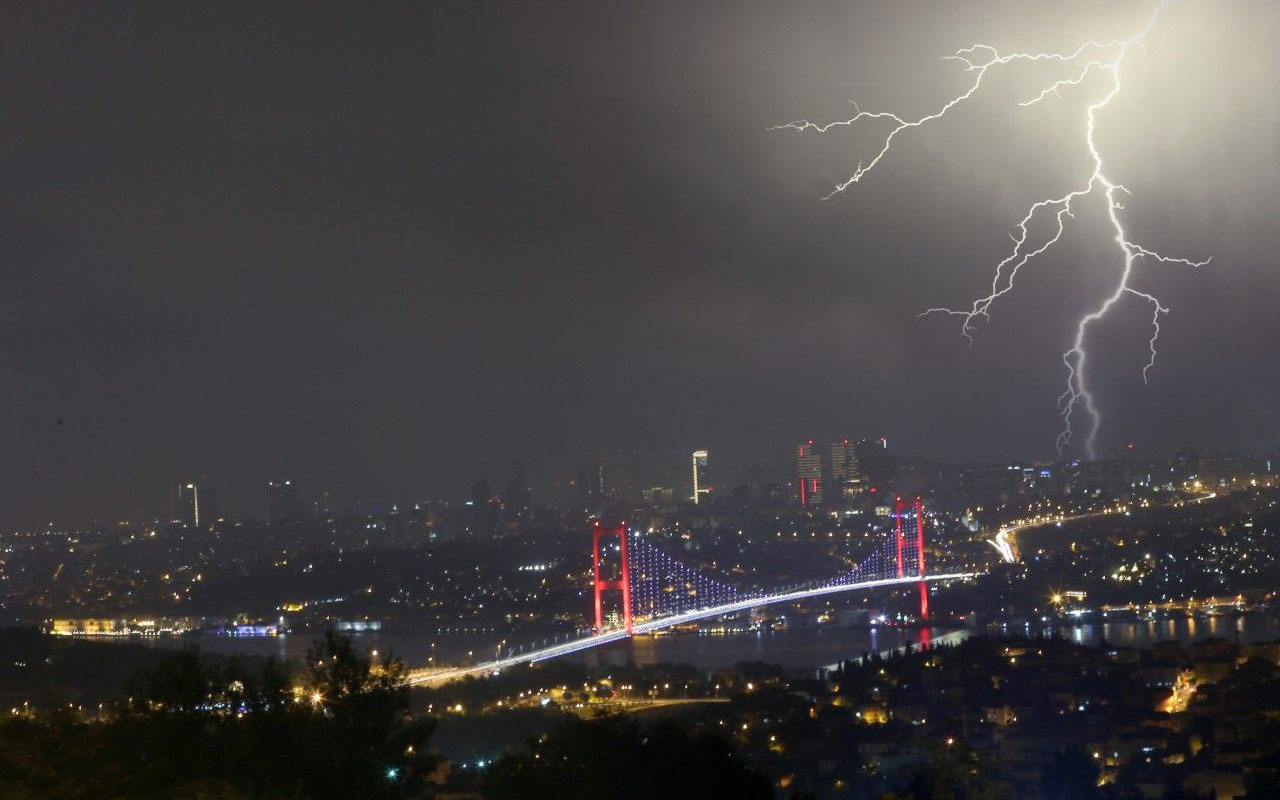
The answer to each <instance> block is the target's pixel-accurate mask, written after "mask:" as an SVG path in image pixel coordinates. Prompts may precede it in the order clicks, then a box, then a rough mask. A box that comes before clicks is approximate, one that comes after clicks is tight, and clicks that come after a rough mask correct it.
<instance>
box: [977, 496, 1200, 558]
mask: <svg viewBox="0 0 1280 800" xmlns="http://www.w3.org/2000/svg"><path fill="white" fill-rule="evenodd" d="M1217 496H1218V493H1217V492H1209V493H1208V494H1205V495H1201V496H1199V497H1193V498H1191V499H1190V500H1181V499H1179V500H1171V501H1169V502H1168V503H1162V504H1160V505H1156V506H1154V508H1172V507H1177V506H1178V505H1180V504H1182V503H1203V502H1204V501H1205V500H1212V499H1213V498H1215V497H1217ZM1130 510H1131V509H1129V507H1128V506H1125V507H1124V508H1123V509H1122V510H1116V509H1103V510H1102V511H1090V512H1088V513H1085V514H1075V515H1072V516H1069V517H1057V518H1055V519H1045V520H1031V521H1029V522H1024V523H1022V524H1021V525H1010V526H1008V527H1004V528H1001V529H1000V531H999V533H997V534H996V535H995V536H994V537H992V538H990V539H988V540H987V544H989V545H991V546H992V547H994V548H995V549H996V552H998V553H999V554H1000V558H1001V560H1003V561H1004V562H1005V563H1007V564H1016V563H1017V562H1018V557H1017V554H1016V553H1015V552H1014V549H1013V547H1014V544H1015V542H1014V539H1013V537H1014V536H1016V535H1017V534H1019V533H1021V532H1022V531H1026V530H1033V529H1035V528H1044V527H1047V526H1049V525H1053V526H1059V525H1062V523H1064V522H1067V523H1071V522H1079V521H1080V520H1084V519H1093V518H1095V517H1105V516H1107V515H1109V514H1120V513H1126V514H1127V513H1129V511H1130Z"/></svg>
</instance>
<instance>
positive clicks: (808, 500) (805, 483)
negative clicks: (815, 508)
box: [796, 439, 822, 506]
mask: <svg viewBox="0 0 1280 800" xmlns="http://www.w3.org/2000/svg"><path fill="white" fill-rule="evenodd" d="M796 474H797V476H798V477H799V478H800V504H801V505H805V506H810V505H821V504H822V454H821V453H819V452H818V449H817V448H816V447H814V444H813V440H812V439H810V440H809V441H807V442H803V443H801V444H800V445H799V447H797V448H796Z"/></svg>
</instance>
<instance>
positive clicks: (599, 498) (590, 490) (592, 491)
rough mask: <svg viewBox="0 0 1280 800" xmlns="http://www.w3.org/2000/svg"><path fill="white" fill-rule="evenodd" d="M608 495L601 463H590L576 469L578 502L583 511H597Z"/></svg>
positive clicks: (602, 463)
mask: <svg viewBox="0 0 1280 800" xmlns="http://www.w3.org/2000/svg"><path fill="white" fill-rule="evenodd" d="M608 494H609V486H608V484H607V483H606V481H605V471H604V462H603V461H599V460H596V461H592V462H591V463H590V464H583V465H582V466H581V467H580V468H579V469H578V502H579V504H581V506H582V507H583V508H585V509H589V510H592V511H599V510H600V508H601V507H602V506H603V505H604V501H605V498H606V497H607V496H608Z"/></svg>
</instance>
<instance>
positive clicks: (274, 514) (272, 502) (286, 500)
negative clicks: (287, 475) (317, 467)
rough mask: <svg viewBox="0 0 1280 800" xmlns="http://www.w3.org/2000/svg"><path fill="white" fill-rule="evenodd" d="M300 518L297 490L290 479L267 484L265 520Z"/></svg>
mask: <svg viewBox="0 0 1280 800" xmlns="http://www.w3.org/2000/svg"><path fill="white" fill-rule="evenodd" d="M301 518H302V504H301V503H299V502H298V490H297V488H296V487H295V486H294V485H293V481H291V480H279V481H271V482H270V483H268V484H267V522H297V521H298V520H300V519H301Z"/></svg>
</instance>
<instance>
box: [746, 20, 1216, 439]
mask: <svg viewBox="0 0 1280 800" xmlns="http://www.w3.org/2000/svg"><path fill="white" fill-rule="evenodd" d="M1168 2H1169V0H1161V2H1159V3H1158V4H1157V5H1156V6H1155V8H1154V9H1153V11H1152V13H1151V16H1150V17H1149V18H1148V20H1147V22H1146V24H1145V25H1144V26H1143V27H1142V28H1141V29H1139V30H1138V31H1136V32H1135V33H1133V34H1132V35H1130V36H1127V37H1125V38H1122V39H1112V40H1110V41H1095V40H1089V41H1087V42H1085V43H1083V44H1081V45H1080V46H1078V47H1077V48H1076V49H1075V50H1072V51H1069V52H1047V53H1028V52H1016V53H1006V54H1002V53H1001V52H1000V51H999V50H997V49H996V48H994V47H992V46H990V45H986V44H975V45H972V46H970V47H966V48H963V49H961V50H958V51H956V53H955V54H954V55H950V56H947V57H946V58H944V59H943V60H949V61H956V62H958V63H960V64H961V65H962V68H963V70H964V72H967V73H971V74H972V75H973V79H972V81H970V82H969V84H968V87H967V88H966V89H965V90H964V91H963V92H961V93H960V94H958V95H956V96H954V97H952V98H951V99H950V100H948V101H947V102H946V103H944V104H943V105H942V106H940V107H939V108H938V109H937V110H936V111H934V112H933V113H931V114H926V115H924V116H921V117H919V118H917V119H906V118H904V117H902V116H900V115H898V114H896V113H893V112H889V111H864V110H863V109H861V108H860V107H859V106H858V105H857V104H856V103H855V104H854V112H855V113H854V115H853V116H852V117H850V118H849V119H844V120H837V121H835V122H828V123H824V124H818V123H814V122H810V121H809V120H797V121H795V122H788V123H786V124H784V125H776V126H774V127H772V128H770V130H794V131H801V132H813V133H826V132H827V131H829V130H832V129H834V128H851V127H854V126H857V125H858V124H859V123H863V122H870V121H887V122H888V123H890V126H891V127H890V129H889V133H888V134H887V135H886V136H885V137H884V139H883V141H882V142H881V145H880V149H879V150H878V151H877V152H876V153H875V155H874V156H872V157H871V158H870V159H869V160H868V161H866V162H865V163H864V162H862V161H859V163H858V167H857V169H856V170H854V172H853V174H852V175H850V176H849V177H848V178H846V179H845V180H843V181H840V182H839V183H837V184H836V185H835V188H834V189H832V190H831V192H830V193H829V194H828V195H827V196H826V198H824V199H831V198H832V197H835V196H836V195H838V194H841V193H843V192H845V191H846V190H848V189H849V188H850V187H852V186H853V185H854V184H857V183H859V182H861V181H862V179H863V178H864V177H866V176H867V175H868V174H870V173H871V172H872V171H873V170H874V169H875V168H876V167H877V166H878V165H879V164H880V162H881V160H883V159H884V157H885V156H887V155H888V154H889V152H890V150H892V149H893V146H894V142H895V141H896V140H897V138H898V137H899V135H902V134H904V133H905V132H909V131H912V130H915V129H917V128H922V127H924V126H926V125H929V124H930V123H933V122H936V121H938V120H940V119H942V118H943V117H945V116H946V115H947V113H948V112H950V111H951V110H952V109H954V108H955V107H956V106H959V105H961V104H962V103H964V102H965V101H966V100H969V99H970V98H971V97H973V96H974V95H975V94H976V93H977V92H978V91H979V90H980V89H981V88H982V85H983V80H984V79H985V78H986V77H987V75H988V73H990V72H992V71H993V70H997V69H1000V68H1005V67H1010V66H1012V65H1015V64H1028V63H1034V62H1049V63H1058V64H1061V65H1063V66H1064V67H1065V68H1066V69H1067V76H1066V77H1063V78H1060V79H1058V80H1056V81H1054V82H1053V83H1050V84H1049V85H1047V86H1045V87H1044V88H1043V89H1042V90H1041V91H1040V92H1039V93H1038V94H1036V95H1035V96H1032V97H1028V98H1026V99H1023V100H1021V101H1019V102H1018V105H1019V106H1020V107H1024V108H1025V107H1028V106H1034V105H1036V104H1038V103H1043V102H1045V101H1047V100H1049V99H1050V98H1056V99H1062V97H1063V92H1064V91H1067V90H1071V89H1078V88H1081V87H1083V86H1084V84H1085V82H1086V81H1087V80H1088V79H1090V78H1091V77H1092V76H1095V75H1098V76H1104V77H1105V78H1106V80H1107V82H1106V83H1104V86H1106V87H1108V88H1107V89H1106V91H1105V93H1104V94H1103V95H1102V97H1101V98H1100V99H1095V100H1093V101H1091V102H1089V103H1088V104H1087V105H1086V107H1085V127H1084V143H1085V146H1086V148H1087V150H1088V152H1089V163H1090V166H1091V169H1090V173H1089V175H1088V178H1087V180H1085V181H1084V183H1083V184H1082V185H1080V186H1078V187H1076V188H1073V189H1069V190H1067V191H1064V192H1063V193H1062V194H1059V195H1057V196H1052V197H1048V198H1045V199H1043V200H1038V201H1036V202H1035V203H1033V204H1032V205H1031V207H1030V208H1029V209H1027V213H1026V214H1025V215H1024V216H1023V217H1022V219H1021V220H1019V221H1018V223H1017V225H1016V226H1015V229H1014V233H1012V234H1011V237H1010V238H1012V240H1013V247H1012V248H1011V249H1010V251H1009V253H1008V255H1006V256H1005V257H1004V258H1003V259H1002V260H1001V261H1000V262H999V263H997V264H996V266H995V270H994V274H993V276H992V279H991V291H990V292H988V293H987V294H986V295H984V296H982V297H980V298H978V299H977V300H974V301H973V303H972V304H971V305H970V306H969V307H968V308H962V309H954V308H945V307H940V308H929V309H925V310H924V311H923V312H921V313H920V315H919V316H921V317H923V316H927V315H930V314H947V315H951V316H956V317H960V318H961V320H962V322H961V325H960V332H961V333H962V334H963V335H964V336H965V338H966V339H968V340H969V342H970V343H971V344H972V342H973V332H974V326H975V323H976V322H978V321H979V320H981V321H989V320H990V318H991V315H990V311H991V306H992V305H993V304H994V303H995V302H996V301H997V300H999V299H1000V298H1001V297H1003V296H1005V295H1006V294H1009V293H1010V292H1011V291H1013V287H1014V282H1015V279H1016V278H1017V276H1018V272H1019V270H1021V269H1022V268H1023V267H1024V266H1026V264H1027V263H1028V262H1029V261H1031V260H1032V259H1034V258H1036V257H1037V256H1039V255H1041V254H1043V253H1044V252H1046V251H1047V250H1049V249H1050V248H1052V247H1053V246H1054V245H1055V244H1057V243H1058V242H1059V240H1060V239H1061V238H1062V235H1063V233H1064V232H1065V231H1066V227H1067V223H1068V220H1070V219H1073V218H1074V213H1073V211H1074V210H1075V208H1077V207H1078V205H1079V204H1080V203H1081V202H1083V201H1084V200H1085V198H1089V197H1094V196H1100V197H1102V198H1103V200H1104V201H1105V203H1106V213H1107V219H1108V222H1109V227H1110V229H1111V232H1112V234H1113V235H1112V237H1111V238H1112V241H1113V242H1114V243H1115V246H1116V248H1117V250H1118V251H1119V255H1120V259H1121V260H1120V270H1119V275H1118V276H1117V279H1116V282H1115V284H1114V288H1113V289H1112V291H1111V293H1110V294H1108V295H1107V296H1106V298H1105V299H1104V300H1103V301H1102V302H1101V303H1100V304H1099V305H1098V306H1097V307H1096V308H1094V309H1093V310H1092V311H1090V312H1089V313H1087V314H1085V315H1084V316H1082V317H1080V319H1079V320H1078V321H1077V324H1076V332H1075V339H1074V340H1073V342H1072V344H1071V347H1070V349H1068V350H1067V351H1066V352H1065V353H1063V354H1062V363H1063V365H1064V366H1065V367H1066V389H1065V391H1063V393H1062V394H1061V396H1059V398H1058V412H1059V416H1060V417H1061V419H1062V430H1061V432H1060V433H1059V434H1058V437H1057V440H1056V442H1055V444H1056V446H1057V450H1058V455H1059V456H1060V457H1061V455H1062V452H1063V450H1064V449H1065V448H1067V447H1068V446H1069V445H1071V444H1072V442H1073V439H1074V438H1075V436H1076V429H1075V422H1076V420H1075V419H1074V417H1075V414H1076V412H1077V410H1079V409H1083V410H1084V412H1085V413H1086V414H1087V415H1088V418H1089V426H1088V435H1087V437H1086V438H1085V441H1084V451H1085V454H1086V456H1087V457H1088V458H1090V459H1094V458H1097V438H1098V430H1099V428H1100V427H1101V424H1102V416H1101V413H1100V412H1099V411H1098V407H1097V404H1096V402H1095V400H1094V396H1093V393H1092V392H1091V391H1090V389H1089V386H1088V383H1087V382H1086V372H1085V366H1086V360H1087V356H1088V351H1087V350H1086V348H1085V341H1086V339H1087V336H1088V332H1089V327H1090V326H1091V325H1092V324H1093V323H1095V322H1097V321H1098V320H1100V319H1102V318H1103V317H1104V316H1106V315H1107V314H1108V313H1109V312H1110V311H1111V309H1112V308H1114V307H1115V306H1116V305H1117V304H1118V303H1119V302H1120V301H1121V300H1123V299H1125V298H1126V297H1131V298H1135V299H1137V300H1139V301H1141V302H1143V303H1145V304H1147V306H1148V307H1149V308H1150V309H1151V337H1150V339H1148V342H1147V345H1148V349H1149V351H1150V353H1149V357H1148V359H1147V363H1146V365H1145V366H1143V368H1142V379H1143V382H1144V383H1145V382H1146V381H1147V379H1148V378H1149V375H1150V372H1151V369H1152V368H1153V367H1155V363H1156V356H1157V353H1158V350H1157V342H1158V340H1159V338H1160V318H1161V316H1162V315H1167V314H1168V313H1169V309H1168V308H1167V307H1165V306H1164V305H1163V304H1161V302H1160V300H1159V299H1158V298H1157V297H1156V296H1155V295H1154V294H1151V293H1150V292H1146V291H1143V290H1141V289H1139V288H1137V287H1135V286H1134V285H1133V282H1132V280H1133V277H1134V266H1135V264H1136V262H1137V261H1138V260H1139V259H1144V260H1147V261H1150V262H1156V263H1162V264H1171V265H1181V266H1187V267H1193V268H1198V267H1202V266H1204V265H1206V264H1208V263H1209V262H1210V260H1211V259H1210V258H1206V259H1204V260H1202V261H1194V260H1191V259H1188V258H1176V257H1171V256H1166V255H1163V254H1161V253H1159V252H1157V251H1155V250H1151V249H1148V248H1146V247H1143V246H1141V245H1139V244H1137V243H1135V242H1134V241H1133V240H1132V239H1131V238H1130V237H1129V235H1128V233H1126V231H1125V228H1124V224H1123V221H1122V220H1121V215H1120V212H1121V211H1123V210H1124V205H1123V203H1122V202H1121V201H1120V196H1121V195H1125V196H1127V195H1128V194H1129V190H1128V189H1126V188H1125V187H1124V186H1123V185H1121V184H1119V183H1116V182H1115V181H1113V180H1112V179H1111V178H1110V177H1108V175H1107V173H1106V170H1105V167H1104V163H1103V155H1102V151H1101V150H1100V149H1099V147H1098V144H1097V142H1096V140H1095V136H1094V134H1095V132H1096V130H1097V118H1098V112H1100V111H1102V110H1103V109H1105V108H1106V107H1107V106H1108V105H1110V104H1111V101H1112V100H1114V99H1115V98H1116V96H1117V95H1119V94H1120V87H1121V82H1120V68H1121V66H1122V65H1123V64H1124V61H1125V57H1126V56H1127V55H1129V53H1130V51H1131V49H1132V48H1133V46H1134V45H1138V46H1142V45H1143V42H1144V41H1145V38H1146V36H1147V34H1149V33H1150V32H1151V29H1152V28H1153V27H1154V26H1155V24H1156V20H1157V19H1158V18H1159V16H1160V12H1161V10H1162V9H1163V8H1164V6H1165V5H1166V4H1167V3H1168ZM1041 220H1045V221H1048V227H1049V232H1048V234H1047V235H1043V236H1041V237H1040V238H1037V237H1036V236H1034V235H1033V234H1032V232H1031V228H1032V226H1033V225H1035V224H1036V223H1038V222H1040V221H1041Z"/></svg>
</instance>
